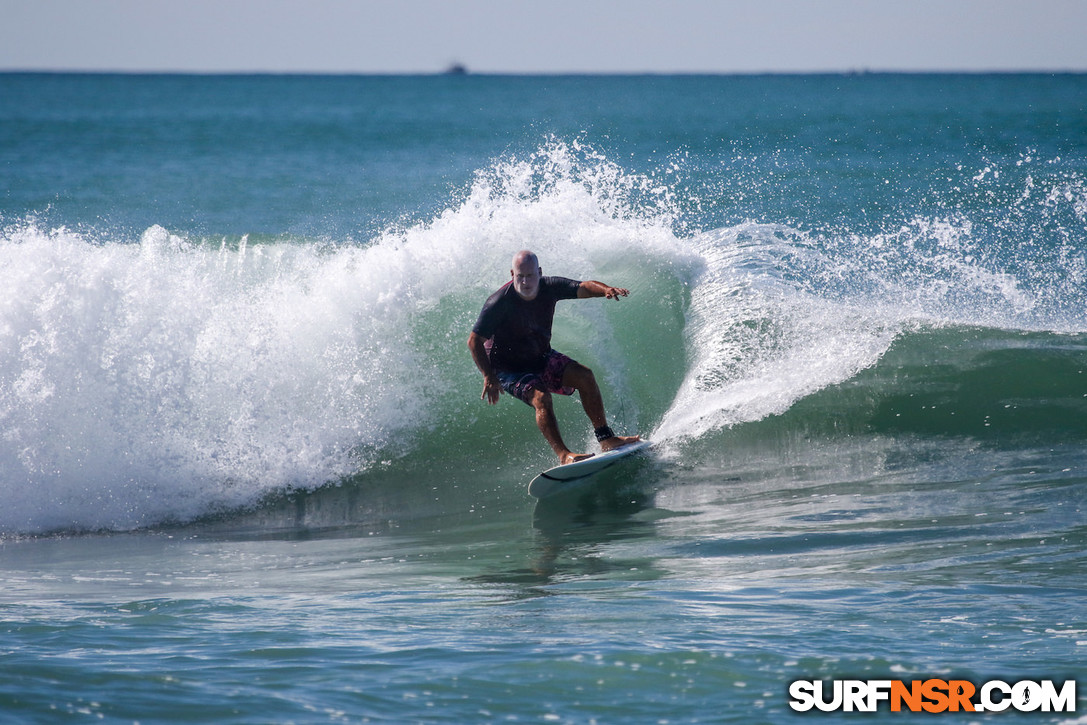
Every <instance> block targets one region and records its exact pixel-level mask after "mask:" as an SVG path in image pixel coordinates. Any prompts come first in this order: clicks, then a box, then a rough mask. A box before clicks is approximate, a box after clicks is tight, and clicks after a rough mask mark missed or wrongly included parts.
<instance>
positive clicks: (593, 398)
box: [562, 362, 642, 452]
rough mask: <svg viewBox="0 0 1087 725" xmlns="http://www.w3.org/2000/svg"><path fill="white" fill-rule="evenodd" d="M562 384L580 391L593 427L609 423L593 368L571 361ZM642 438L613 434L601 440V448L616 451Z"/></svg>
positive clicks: (598, 427) (582, 402)
mask: <svg viewBox="0 0 1087 725" xmlns="http://www.w3.org/2000/svg"><path fill="white" fill-rule="evenodd" d="M562 384H563V385H564V386H567V387H570V388H573V389H575V390H576V391H577V392H578V396H579V397H580V398H581V407H582V408H584V409H585V414H586V415H588V416H589V422H591V423H592V424H593V428H595V429H597V430H599V429H600V428H604V427H606V426H607V425H608V416H607V415H606V414H605V413H604V397H603V396H602V395H601V394H600V386H599V385H597V383H596V376H595V375H593V371H592V370H590V369H589V368H587V367H585V366H584V365H582V364H581V363H578V362H571V363H570V364H569V365H567V366H566V370H564V371H563V373H562ZM641 439H642V437H641V436H612V437H610V438H605V439H604V440H602V441H600V449H601V450H602V451H605V452H606V451H614V450H615V449H616V448H622V447H623V446H625V445H628V444H630V443H634V442H636V441H640V440H641Z"/></svg>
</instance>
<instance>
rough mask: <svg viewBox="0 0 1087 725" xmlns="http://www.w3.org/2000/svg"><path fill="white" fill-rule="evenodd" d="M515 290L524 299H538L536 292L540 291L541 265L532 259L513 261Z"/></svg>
mask: <svg viewBox="0 0 1087 725" xmlns="http://www.w3.org/2000/svg"><path fill="white" fill-rule="evenodd" d="M511 273H512V274H513V290H514V291H515V292H516V293H517V294H518V296H520V297H521V299H523V300H534V299H536V293H537V292H539V291H540V266H539V264H538V263H537V262H536V261H535V260H532V259H526V260H523V261H520V260H518V261H515V262H514V263H513V270H512V272H511Z"/></svg>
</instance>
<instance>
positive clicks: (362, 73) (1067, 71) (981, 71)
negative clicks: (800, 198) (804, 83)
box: [0, 66, 1087, 78]
mask: <svg viewBox="0 0 1087 725" xmlns="http://www.w3.org/2000/svg"><path fill="white" fill-rule="evenodd" d="M0 74H2V75H132V76H344V77H350V76H355V77H390V78H395V77H429V76H437V77H443V76H445V77H469V76H477V77H549V78H555V77H600V76H604V77H607V76H612V77H645V76H662V77H677V76H678V77H682V76H691V77H699V76H701V77H706V76H866V75H1083V74H1087V68H1081V69H1077V68H970V69H957V68H944V69H933V68H930V69H907V68H887V69H884V68H844V69H808V70H781V69H778V70H674V71H665V70H629V71H627V70H623V71H615V70H605V71H558V70H556V71H488V70H484V71H473V70H468V69H466V68H464V67H463V66H453V67H450V68H447V69H444V70H418V71H409V70H402V71H399V70H396V71H366V70H342V71H337V70H254V69H249V70H246V69H236V70H208V69H204V70H194V69H187V70H186V69H126V68H121V69H108V68H2V67H0Z"/></svg>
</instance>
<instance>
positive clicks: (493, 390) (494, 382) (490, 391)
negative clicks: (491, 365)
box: [479, 375, 502, 405]
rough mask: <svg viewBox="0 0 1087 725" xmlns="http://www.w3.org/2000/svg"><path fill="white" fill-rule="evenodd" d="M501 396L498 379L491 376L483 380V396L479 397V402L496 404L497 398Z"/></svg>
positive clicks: (500, 386) (500, 385)
mask: <svg viewBox="0 0 1087 725" xmlns="http://www.w3.org/2000/svg"><path fill="white" fill-rule="evenodd" d="M501 394H502V384H501V383H500V382H498V378H496V377H494V376H493V375H492V376H489V377H485V378H483V395H481V396H479V399H480V400H486V401H487V402H488V403H490V404H491V405H494V404H495V403H497V402H498V397H499V396H500V395H501Z"/></svg>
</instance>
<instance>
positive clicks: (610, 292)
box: [604, 287, 630, 300]
mask: <svg viewBox="0 0 1087 725" xmlns="http://www.w3.org/2000/svg"><path fill="white" fill-rule="evenodd" d="M629 294H630V290H626V289H623V288H622V287H608V288H607V289H606V290H604V296H605V297H607V298H608V299H609V300H617V299H619V298H620V297H626V296H627V295H629Z"/></svg>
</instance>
